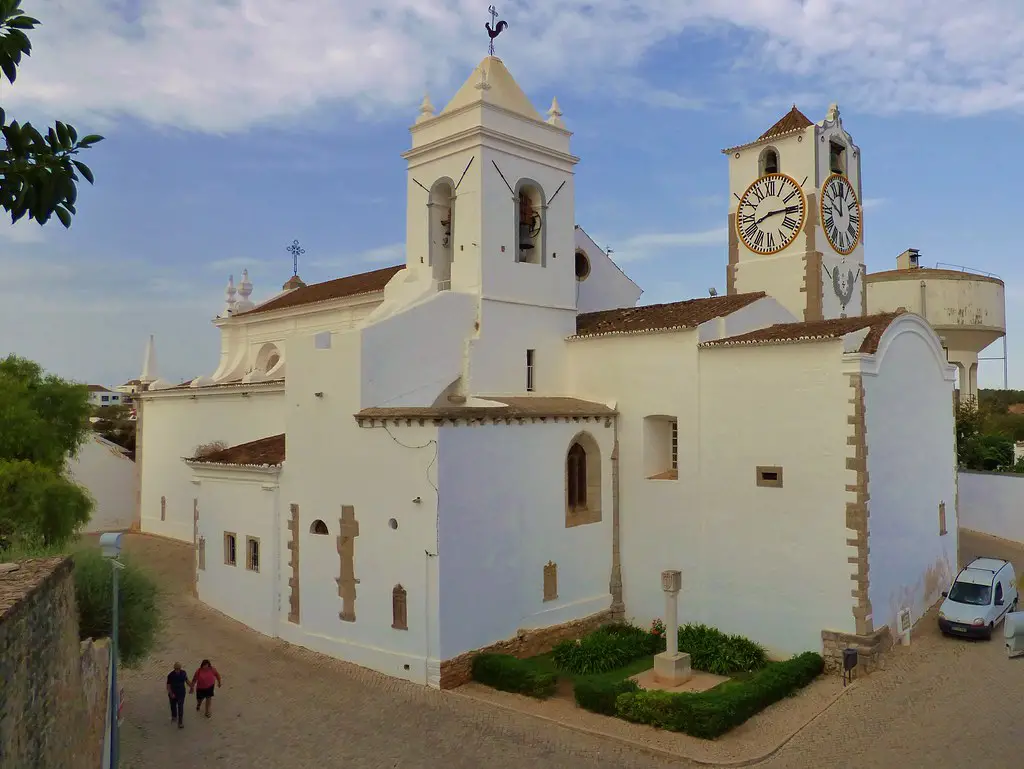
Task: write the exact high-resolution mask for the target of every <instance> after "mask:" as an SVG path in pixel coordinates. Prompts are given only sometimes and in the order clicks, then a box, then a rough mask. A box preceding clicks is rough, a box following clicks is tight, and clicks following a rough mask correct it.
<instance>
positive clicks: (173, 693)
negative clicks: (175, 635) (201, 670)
mask: <svg viewBox="0 0 1024 769" xmlns="http://www.w3.org/2000/svg"><path fill="white" fill-rule="evenodd" d="M186 686H188V673H186V672H185V671H184V670H182V669H181V663H180V662H175V663H174V670H172V671H171V672H170V673H168V674H167V696H168V697H169V698H170V701H171V720H172V721H174V720H177V722H178V728H179V729H184V728H185V724H183V723H182V718H183V716H184V715H185V687H186Z"/></svg>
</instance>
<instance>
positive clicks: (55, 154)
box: [0, 0, 103, 227]
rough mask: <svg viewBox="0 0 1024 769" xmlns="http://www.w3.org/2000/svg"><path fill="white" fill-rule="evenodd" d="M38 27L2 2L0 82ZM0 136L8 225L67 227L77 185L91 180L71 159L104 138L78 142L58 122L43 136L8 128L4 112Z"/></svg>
mask: <svg viewBox="0 0 1024 769" xmlns="http://www.w3.org/2000/svg"><path fill="white" fill-rule="evenodd" d="M38 25H39V21H38V20H37V19H34V18H32V17H31V16H26V15H25V14H24V13H23V12H22V10H21V0H0V83H2V82H3V80H4V79H6V80H7V81H8V82H10V83H11V84H12V85H13V83H14V81H15V79H16V78H17V76H18V67H19V65H20V64H21V61H22V57H23V56H29V55H31V52H32V43H31V42H30V41H29V38H28V34H27V32H29V31H31V30H33V29H35V28H36V27H37V26H38ZM0 132H2V133H3V138H4V145H3V147H2V148H0V207H3V209H4V210H5V211H7V212H8V213H9V214H10V215H11V222H12V223H13V222H16V221H18V220H19V219H21V218H22V217H25V216H28V217H29V218H30V219H35V220H36V221H37V222H38V223H39V224H41V225H42V224H46V223H47V222H48V221H49V220H50V218H51V217H52V216H54V215H56V217H57V218H58V219H59V220H60V222H61V224H63V225H64V226H65V227H70V226H71V217H72V216H74V214H75V211H76V209H75V205H76V203H77V201H78V183H79V182H80V181H81V179H85V180H86V181H87V182H89V184H92V183H93V181H94V178H93V173H92V171H91V170H90V168H89V167H88V166H87V165H85V163H83V162H81V161H80V160H77V159H76V157H75V156H76V155H78V154H79V152H80V151H81V150H84V149H88V148H89V147H92V146H93V145H95V144H97V143H98V142H101V141H103V137H102V136H98V135H96V134H90V135H88V136H85V137H82V138H81V139H79V138H78V131H76V130H75V128H74V126H72V125H69V124H67V123H63V122H61V121H59V120H58V121H56V122H55V123H54V125H53V126H51V127H49V128H47V129H45V134H44V133H42V132H40V131H39V130H38V129H37V128H36V127H35V126H33V125H32V124H31V123H19V122H18V121H17V120H12V121H11V122H10V123H8V122H7V115H6V113H5V112H4V110H3V109H0Z"/></svg>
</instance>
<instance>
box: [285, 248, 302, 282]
mask: <svg viewBox="0 0 1024 769" xmlns="http://www.w3.org/2000/svg"><path fill="white" fill-rule="evenodd" d="M285 251H287V252H288V253H289V254H291V255H292V275H296V276H297V275H298V274H299V257H300V256H302V255H303V254H304V253H306V249H304V248H303V247H302V246H300V245H299V241H297V240H293V241H292V244H291V245H290V246H288V248H286V249H285Z"/></svg>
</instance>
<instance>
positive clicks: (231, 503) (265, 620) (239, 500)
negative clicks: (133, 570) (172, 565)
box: [190, 469, 281, 636]
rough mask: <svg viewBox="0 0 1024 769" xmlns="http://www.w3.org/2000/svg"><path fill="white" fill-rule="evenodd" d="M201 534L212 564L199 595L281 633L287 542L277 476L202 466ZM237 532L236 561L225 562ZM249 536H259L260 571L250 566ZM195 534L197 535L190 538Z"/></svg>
mask: <svg viewBox="0 0 1024 769" xmlns="http://www.w3.org/2000/svg"><path fill="white" fill-rule="evenodd" d="M196 478H197V479H198V480H199V484H198V485H197V486H195V489H196V495H197V497H198V499H199V536H200V537H204V538H205V540H206V544H205V549H206V563H205V566H206V568H205V569H204V570H201V571H200V572H199V598H200V599H201V600H202V601H203V602H205V603H207V604H209V605H210V606H212V607H213V608H215V609H217V610H218V611H221V612H223V613H224V614H227V615H228V616H229V617H233V618H234V619H237V620H238V621H239V622H244V623H245V624H246V625H248V626H249V627H251V628H252V629H253V630H258V631H259V632H261V633H264V634H266V635H270V636H273V635H276V629H277V600H278V596H277V592H278V580H279V577H278V573H279V568H280V567H279V564H280V563H281V554H280V551H281V546H280V542H279V539H278V529H277V526H276V508H277V497H278V488H277V478H276V477H275V476H273V475H267V474H263V473H250V472H246V471H244V470H214V469H210V470H205V469H204V470H198V471H197V472H196ZM225 532H231V533H234V534H235V538H236V539H235V541H236V560H235V565H234V566H230V565H228V564H226V563H225V554H224V534H225ZM247 537H257V538H258V539H259V548H260V564H259V571H258V572H256V571H252V570H250V569H247V568H246V555H247V544H246V538H247ZM190 538H191V537H190Z"/></svg>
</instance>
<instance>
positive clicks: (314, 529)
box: [309, 518, 330, 534]
mask: <svg viewBox="0 0 1024 769" xmlns="http://www.w3.org/2000/svg"><path fill="white" fill-rule="evenodd" d="M309 533H310V534H330V532H329V531H328V530H327V524H326V523H324V522H323V521H321V520H320V519H319V518H318V519H316V520H315V521H313V523H312V524H311V525H310V527H309Z"/></svg>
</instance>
